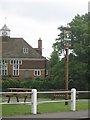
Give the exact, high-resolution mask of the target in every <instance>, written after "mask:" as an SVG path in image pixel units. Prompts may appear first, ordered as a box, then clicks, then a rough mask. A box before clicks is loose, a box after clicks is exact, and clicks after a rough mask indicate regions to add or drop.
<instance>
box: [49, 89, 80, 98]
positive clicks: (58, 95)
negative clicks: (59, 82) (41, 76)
mask: <svg viewBox="0 0 90 120" xmlns="http://www.w3.org/2000/svg"><path fill="white" fill-rule="evenodd" d="M51 91H53V92H61V91H65V90H57V89H55V90H51ZM65 94H66V93H53V99H55V98H64V99H65ZM78 97H79V93H76V99H78ZM68 98H69V99H70V98H71V94H68Z"/></svg>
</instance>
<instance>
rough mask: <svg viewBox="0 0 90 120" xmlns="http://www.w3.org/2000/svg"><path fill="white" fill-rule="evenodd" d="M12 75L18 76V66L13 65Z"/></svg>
mask: <svg viewBox="0 0 90 120" xmlns="http://www.w3.org/2000/svg"><path fill="white" fill-rule="evenodd" d="M13 75H14V76H18V75H19V65H18V64H13Z"/></svg>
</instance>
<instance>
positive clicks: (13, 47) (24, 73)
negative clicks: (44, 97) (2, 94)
mask: <svg viewBox="0 0 90 120" xmlns="http://www.w3.org/2000/svg"><path fill="white" fill-rule="evenodd" d="M0 76H1V77H0V78H1V79H6V78H8V77H12V78H17V79H25V78H32V79H34V78H36V77H39V78H41V79H44V78H45V77H47V76H48V67H47V60H46V58H45V57H43V56H42V40H41V38H39V40H38V48H32V47H31V46H30V45H29V44H28V43H27V42H26V41H25V40H24V39H23V38H11V37H10V29H9V28H8V27H7V26H6V24H5V25H4V26H3V27H2V29H0Z"/></svg>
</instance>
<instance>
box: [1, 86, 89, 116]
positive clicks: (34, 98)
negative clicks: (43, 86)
mask: <svg viewBox="0 0 90 120" xmlns="http://www.w3.org/2000/svg"><path fill="white" fill-rule="evenodd" d="M67 92H68V94H71V99H70V100H51V101H40V102H38V101H37V94H52V93H58V94H59V93H60V94H62V93H67ZM77 92H78V93H88V92H90V91H76V89H75V88H72V89H71V91H43V92H37V90H36V89H32V91H31V92H0V95H4V94H17V95H18V94H31V102H10V103H7V102H0V104H2V105H3V104H31V106H32V107H31V109H32V110H31V112H32V114H37V105H38V104H43V103H50V102H53V103H54V102H70V103H71V105H70V109H71V110H72V111H76V93H77ZM83 101H84V100H83Z"/></svg>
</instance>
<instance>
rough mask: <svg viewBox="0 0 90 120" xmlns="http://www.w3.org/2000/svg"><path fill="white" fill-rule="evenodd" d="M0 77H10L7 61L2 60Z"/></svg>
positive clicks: (0, 62) (0, 61)
mask: <svg viewBox="0 0 90 120" xmlns="http://www.w3.org/2000/svg"><path fill="white" fill-rule="evenodd" d="M0 75H8V62H7V60H0Z"/></svg>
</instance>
